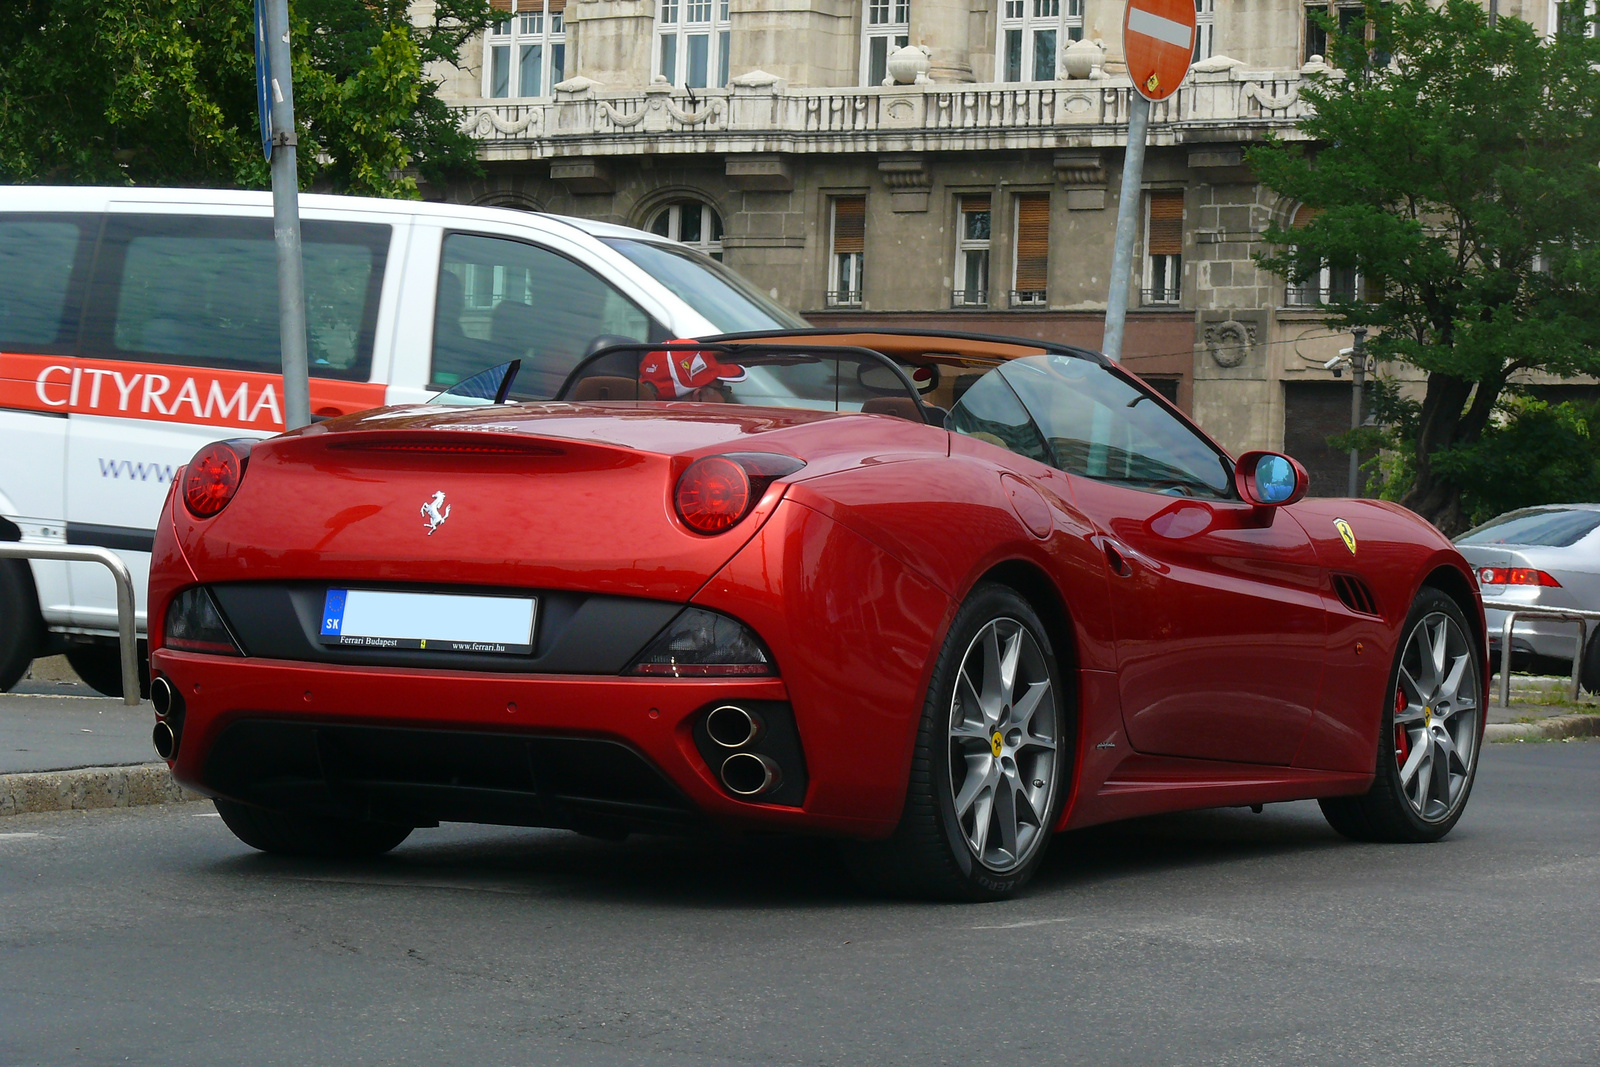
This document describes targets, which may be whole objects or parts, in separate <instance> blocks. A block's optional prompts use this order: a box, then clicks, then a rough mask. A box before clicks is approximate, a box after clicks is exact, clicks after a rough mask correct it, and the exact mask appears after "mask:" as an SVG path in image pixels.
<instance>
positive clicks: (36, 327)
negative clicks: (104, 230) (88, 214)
mask: <svg viewBox="0 0 1600 1067" xmlns="http://www.w3.org/2000/svg"><path fill="white" fill-rule="evenodd" d="M93 229H94V227H93V224H92V223H90V222H89V221H87V220H84V219H76V218H71V217H62V216H56V217H53V218H46V217H32V218H30V217H27V216H20V215H4V216H0V345H3V346H5V347H7V348H13V349H47V348H56V347H64V346H70V345H71V344H72V342H73V339H74V334H76V332H77V325H78V314H79V312H80V311H81V309H82V303H83V301H82V294H81V292H74V291H73V288H72V267H73V263H74V262H75V261H76V260H77V259H78V254H79V246H80V244H81V243H82V242H83V238H84V236H85V233H86V232H87V233H88V234H89V235H90V236H91V237H92V235H93Z"/></svg>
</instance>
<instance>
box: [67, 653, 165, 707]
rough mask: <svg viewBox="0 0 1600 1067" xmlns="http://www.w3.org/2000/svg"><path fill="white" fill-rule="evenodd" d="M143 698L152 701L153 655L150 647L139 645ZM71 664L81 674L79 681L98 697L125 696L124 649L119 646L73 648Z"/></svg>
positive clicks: (69, 659)
mask: <svg viewBox="0 0 1600 1067" xmlns="http://www.w3.org/2000/svg"><path fill="white" fill-rule="evenodd" d="M134 658H135V659H136V660H137V661H138V663H139V696H140V697H142V698H144V699H145V700H149V699H150V654H149V648H148V646H147V645H146V644H145V643H144V642H143V641H140V642H139V651H138V654H137V655H136V656H135V657H134ZM67 662H68V663H70V664H72V669H73V670H75V671H77V672H78V677H79V678H82V679H83V680H84V682H85V683H86V684H87V685H88V686H89V688H90V689H93V690H94V691H95V692H97V693H102V694H104V695H105V696H108V697H120V696H121V695H122V649H121V646H120V645H117V644H116V643H112V644H104V643H101V642H98V641H97V642H95V643H94V644H92V645H73V646H72V647H71V648H69V649H67Z"/></svg>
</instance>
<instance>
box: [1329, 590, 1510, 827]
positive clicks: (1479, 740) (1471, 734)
mask: <svg viewBox="0 0 1600 1067" xmlns="http://www.w3.org/2000/svg"><path fill="white" fill-rule="evenodd" d="M1441 615H1443V616H1445V617H1447V618H1449V619H1450V620H1452V621H1453V622H1454V624H1455V626H1456V627H1457V628H1459V636H1460V638H1461V639H1462V640H1463V641H1464V643H1465V649H1464V654H1465V655H1466V656H1467V664H1466V671H1467V672H1468V673H1469V674H1472V677H1473V678H1474V679H1475V681H1474V683H1473V684H1474V688H1476V689H1478V690H1480V692H1478V693H1477V694H1476V697H1475V701H1476V706H1475V707H1474V708H1472V709H1471V710H1470V711H1466V710H1461V708H1462V707H1463V705H1461V703H1460V702H1459V701H1455V702H1454V703H1455V713H1456V715H1457V716H1459V719H1447V718H1445V717H1443V716H1441V717H1440V718H1438V719H1437V720H1436V719H1435V718H1434V711H1435V710H1438V709H1437V708H1435V707H1434V706H1433V705H1432V704H1429V705H1428V712H1427V714H1428V717H1427V719H1426V720H1425V722H1426V725H1425V726H1424V727H1423V730H1422V731H1420V732H1421V733H1422V734H1423V736H1426V737H1432V736H1434V734H1435V731H1436V730H1440V731H1443V732H1444V734H1445V736H1446V737H1447V738H1449V739H1450V740H1451V751H1454V752H1456V753H1457V757H1459V748H1460V746H1459V745H1458V744H1457V743H1456V742H1457V738H1456V736H1455V735H1454V734H1453V733H1452V730H1454V729H1456V727H1455V723H1456V722H1457V721H1459V722H1460V724H1461V725H1460V733H1461V737H1465V738H1470V743H1471V752H1470V753H1469V754H1468V758H1467V759H1465V760H1459V758H1458V762H1459V764H1460V766H1461V769H1462V771H1463V775H1462V776H1460V778H1461V781H1460V784H1459V786H1458V787H1456V788H1458V790H1459V792H1458V793H1456V794H1455V795H1453V796H1452V797H1451V798H1450V800H1449V802H1448V803H1446V802H1445V801H1443V800H1438V801H1434V802H1432V803H1437V804H1438V805H1439V808H1438V810H1437V811H1432V810H1430V811H1429V812H1428V814H1427V815H1426V816H1425V815H1424V814H1423V813H1422V812H1419V811H1418V810H1417V808H1416V807H1415V806H1414V805H1413V802H1412V800H1411V799H1410V797H1409V796H1408V794H1407V790H1406V786H1405V783H1404V779H1403V777H1402V768H1401V764H1402V757H1404V756H1407V755H1409V750H1410V748H1411V747H1412V744H1413V743H1412V740H1411V739H1410V737H1409V736H1408V738H1407V740H1406V742H1405V746H1406V751H1402V749H1401V747H1400V743H1399V739H1398V738H1397V733H1396V728H1395V704H1396V702H1397V699H1399V698H1401V697H1402V695H1403V694H1402V691H1401V664H1402V661H1403V660H1404V659H1405V658H1406V657H1407V655H1408V650H1410V649H1411V647H1412V640H1413V635H1415V634H1416V632H1417V630H1418V627H1419V626H1420V625H1421V624H1422V623H1423V622H1424V620H1430V621H1431V620H1435V619H1437V618H1438V617H1439V616H1441ZM1482 662H1483V654H1482V651H1481V649H1480V647H1479V642H1478V637H1477V635H1476V634H1475V633H1474V632H1473V630H1472V628H1471V627H1470V626H1468V625H1467V619H1466V616H1465V615H1463V614H1462V612H1461V608H1460V607H1459V606H1458V605H1457V604H1456V602H1455V601H1454V600H1452V599H1450V598H1449V597H1448V596H1446V595H1445V594H1444V593H1441V592H1440V591H1439V590H1437V589H1432V588H1424V589H1423V590H1422V592H1420V593H1418V594H1417V599H1416V600H1415V601H1414V602H1413V603H1412V605H1411V611H1410V613H1409V614H1408V615H1407V616H1406V622H1405V626H1404V627H1402V629H1401V631H1400V647H1399V648H1398V649H1397V650H1396V652H1395V662H1394V666H1393V667H1392V668H1391V669H1390V671H1389V688H1388V689H1387V690H1386V691H1385V692H1386V694H1387V695H1386V696H1385V698H1384V708H1383V714H1382V719H1381V724H1380V726H1379V730H1378V752H1377V767H1376V773H1375V774H1374V775H1373V779H1372V788H1371V789H1370V790H1368V791H1367V792H1366V793H1364V794H1362V795H1361V796H1354V797H1349V796H1346V797H1324V798H1323V799H1321V800H1319V801H1318V802H1317V803H1318V804H1319V805H1321V807H1322V814H1323V816H1324V817H1325V818H1326V819H1327V820H1328V824H1329V825H1330V826H1332V827H1333V828H1334V829H1335V830H1337V831H1338V832H1339V833H1340V834H1343V835H1344V836H1345V837H1348V838H1350V839H1351V840H1354V841H1392V842H1427V841H1437V840H1439V839H1440V838H1442V837H1444V836H1445V835H1446V834H1448V833H1449V832H1450V831H1451V829H1453V828H1454V827H1455V824H1456V823H1457V822H1458V821H1459V820H1460V818H1461V813H1462V812H1463V811H1465V810H1466V806H1467V798H1468V797H1469V796H1470V795H1471V793H1472V785H1473V782H1474V780H1475V779H1476V778H1477V771H1478V756H1479V753H1480V752H1481V751H1482V748H1483V707H1484V705H1483V702H1484V700H1486V699H1487V694H1485V693H1483V692H1481V689H1482V687H1483V680H1482V677H1481V675H1480V674H1475V673H1473V672H1476V671H1477V670H1478V664H1481V663H1482ZM1440 707H1443V705H1440ZM1446 710H1449V709H1446ZM1436 721H1437V722H1438V723H1439V725H1438V726H1437V727H1436V726H1435V725H1434V724H1435V722H1436ZM1469 721H1470V728H1469V727H1468V726H1467V723H1468V722H1469ZM1407 732H1408V735H1409V732H1410V731H1409V730H1408V731H1407ZM1437 758H1439V757H1438V756H1430V768H1429V769H1430V780H1431V775H1432V771H1433V767H1434V766H1435V763H1434V762H1433V760H1434V759H1437ZM1444 764H1445V768H1446V773H1447V778H1446V782H1447V790H1448V788H1449V787H1448V782H1449V780H1450V778H1449V777H1448V775H1449V770H1450V767H1451V766H1452V765H1453V764H1452V763H1451V761H1450V758H1449V757H1448V756H1446V757H1444ZM1421 802H1422V804H1423V806H1424V808H1425V809H1427V808H1429V807H1430V806H1431V804H1430V801H1429V800H1428V798H1427V797H1426V796H1424V797H1422V798H1421Z"/></svg>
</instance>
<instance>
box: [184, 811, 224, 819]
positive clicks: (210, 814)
mask: <svg viewBox="0 0 1600 1067" xmlns="http://www.w3.org/2000/svg"><path fill="white" fill-rule="evenodd" d="M189 818H191V819H220V818H222V816H221V815H219V814H218V813H217V812H214V811H202V812H201V813H200V814H198V815H191V816H189Z"/></svg>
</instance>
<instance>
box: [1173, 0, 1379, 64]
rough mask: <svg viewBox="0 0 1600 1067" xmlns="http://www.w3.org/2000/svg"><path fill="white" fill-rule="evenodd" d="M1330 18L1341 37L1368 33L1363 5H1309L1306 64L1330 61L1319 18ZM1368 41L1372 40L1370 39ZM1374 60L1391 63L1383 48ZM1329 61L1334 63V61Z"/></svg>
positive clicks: (1326, 39) (1307, 11)
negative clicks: (1312, 59)
mask: <svg viewBox="0 0 1600 1067" xmlns="http://www.w3.org/2000/svg"><path fill="white" fill-rule="evenodd" d="M1197 2H1198V0H1197ZM1330 16H1331V17H1332V18H1333V19H1334V25H1336V26H1338V28H1339V33H1340V34H1341V35H1349V34H1351V33H1356V34H1361V33H1363V32H1367V31H1364V27H1365V24H1366V21H1367V11H1366V8H1365V7H1364V6H1363V5H1362V4H1355V3H1338V4H1326V3H1312V4H1307V5H1306V35H1305V51H1304V52H1303V53H1302V57H1303V58H1304V60H1305V61H1306V62H1310V61H1311V57H1312V56H1321V57H1322V58H1323V59H1324V60H1328V31H1327V30H1325V29H1323V27H1322V25H1321V24H1320V23H1319V22H1318V21H1317V18H1319V17H1320V18H1323V19H1326V18H1328V17H1330ZM1368 39H1369V40H1370V37H1369V38H1368ZM1380 43H1381V42H1380ZM1372 58H1373V62H1374V63H1375V64H1376V65H1378V66H1386V65H1387V64H1388V62H1389V57H1388V54H1387V53H1386V52H1384V51H1383V50H1382V49H1381V48H1380V49H1375V50H1374V54H1373V57H1372ZM1328 61H1329V62H1332V60H1328Z"/></svg>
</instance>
